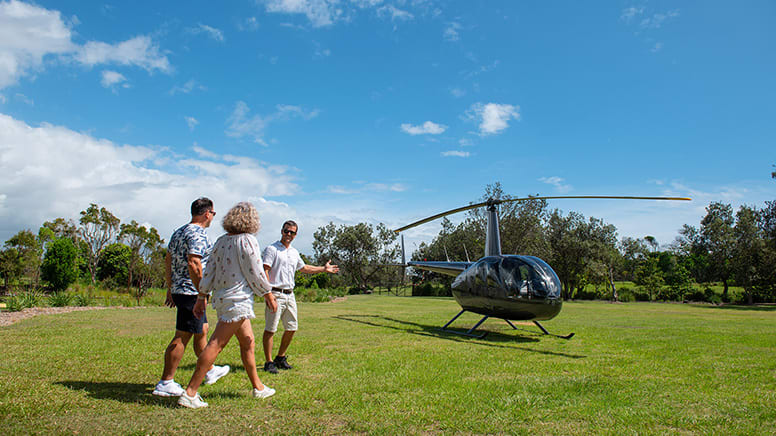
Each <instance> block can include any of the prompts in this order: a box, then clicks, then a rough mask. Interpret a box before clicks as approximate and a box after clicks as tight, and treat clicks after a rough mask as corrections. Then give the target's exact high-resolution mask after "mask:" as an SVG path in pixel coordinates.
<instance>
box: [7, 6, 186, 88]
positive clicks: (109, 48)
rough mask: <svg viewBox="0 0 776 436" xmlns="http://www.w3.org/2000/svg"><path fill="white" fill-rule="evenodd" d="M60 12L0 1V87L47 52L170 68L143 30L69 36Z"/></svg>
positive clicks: (33, 68)
mask: <svg viewBox="0 0 776 436" xmlns="http://www.w3.org/2000/svg"><path fill="white" fill-rule="evenodd" d="M77 24H78V20H77V19H76V18H73V19H71V20H70V22H69V23H67V22H65V20H63V18H62V16H61V13H60V12H59V11H56V10H49V9H45V8H42V7H40V6H36V5H32V4H28V3H23V2H20V1H17V0H11V1H8V2H1V3H0V89H3V88H5V87H8V86H11V85H13V84H15V83H17V82H18V81H19V79H20V78H22V77H25V76H27V75H29V74H32V73H35V72H37V71H40V70H42V69H43V66H44V60H45V58H47V57H55V58H60V59H63V60H66V61H76V62H78V63H80V64H82V65H85V66H87V67H92V66H95V65H98V64H119V65H128V66H138V67H140V68H143V69H145V70H146V71H149V72H152V71H155V70H158V71H162V72H171V71H172V67H171V66H170V62H169V60H168V59H167V57H166V56H165V55H164V53H162V51H161V50H160V48H159V46H158V45H156V44H155V43H154V42H153V41H152V40H151V38H150V37H148V36H142V35H141V36H136V37H134V38H132V39H129V40H126V41H123V42H119V43H117V44H108V43H105V42H101V41H89V42H87V43H86V44H84V45H83V46H80V45H78V44H76V43H74V42H73V41H72V37H73V32H72V31H71V27H72V26H75V25H77Z"/></svg>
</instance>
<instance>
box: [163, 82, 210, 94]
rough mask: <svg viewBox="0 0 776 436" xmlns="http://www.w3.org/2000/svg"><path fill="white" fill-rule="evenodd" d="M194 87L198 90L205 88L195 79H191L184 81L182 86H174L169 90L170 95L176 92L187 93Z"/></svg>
mask: <svg viewBox="0 0 776 436" xmlns="http://www.w3.org/2000/svg"><path fill="white" fill-rule="evenodd" d="M195 89H197V90H200V91H206V90H207V88H206V87H204V86H203V85H201V84H199V83H197V81H196V80H194V79H191V80H189V81H188V82H186V83H184V84H183V86H177V85H176V86H174V87H173V88H172V89H171V90H170V95H175V94H177V93H183V94H188V93H190V92H191V91H193V90H195Z"/></svg>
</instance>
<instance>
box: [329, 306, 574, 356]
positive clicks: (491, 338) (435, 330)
mask: <svg viewBox="0 0 776 436" xmlns="http://www.w3.org/2000/svg"><path fill="white" fill-rule="evenodd" d="M334 318H336V319H340V320H343V321H348V322H356V323H359V324H366V325H370V326H373V327H382V328H388V329H393V330H399V331H403V332H407V333H411V334H415V335H421V336H430V337H434V338H440V339H446V340H449V341H455V342H465V343H469V344H474V345H481V346H486V347H494V348H509V349H518V350H522V351H529V352H532V353H539V354H547V355H551V356H561V357H568V358H572V359H582V358H584V357H585V356H580V355H578V354H568V353H558V352H554V351H546V350H535V349H533V348H526V347H516V346H508V345H501V344H497V343H494V342H502V343H510V344H513V343H526V342H539V339H537V338H528V337H525V336H512V335H505V334H503V333H499V332H493V331H489V332H488V336H487V337H486V338H484V339H479V338H472V337H467V336H460V335H456V334H455V333H450V332H446V331H443V330H440V328H439V327H438V326H432V325H428V324H419V323H415V322H410V321H405V320H400V319H395V318H389V317H385V316H380V315H360V314H358V315H337V316H335V317H334ZM381 321H387V322H391V323H399V324H402V325H404V326H406V327H397V326H393V325H389V324H387V323H385V322H381ZM518 330H521V331H527V330H525V329H518ZM536 336H545V335H543V334H537V335H536Z"/></svg>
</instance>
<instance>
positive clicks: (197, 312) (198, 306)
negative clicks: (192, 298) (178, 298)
mask: <svg viewBox="0 0 776 436" xmlns="http://www.w3.org/2000/svg"><path fill="white" fill-rule="evenodd" d="M206 305H207V303H206V302H205V300H203V299H202V298H197V302H196V303H194V310H192V312H194V316H196V317H197V319H201V318H202V317H203V316H204V315H205V306H206Z"/></svg>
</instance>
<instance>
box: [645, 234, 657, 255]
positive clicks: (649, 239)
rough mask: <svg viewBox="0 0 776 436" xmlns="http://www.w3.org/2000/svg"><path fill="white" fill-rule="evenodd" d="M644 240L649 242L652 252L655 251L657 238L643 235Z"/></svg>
mask: <svg viewBox="0 0 776 436" xmlns="http://www.w3.org/2000/svg"><path fill="white" fill-rule="evenodd" d="M644 240H645V241H647V244H649V246H650V247H652V252H653V253H657V249H658V246H659V245H660V244H658V243H657V239H655V237H654V236H649V235H647V236H644Z"/></svg>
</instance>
